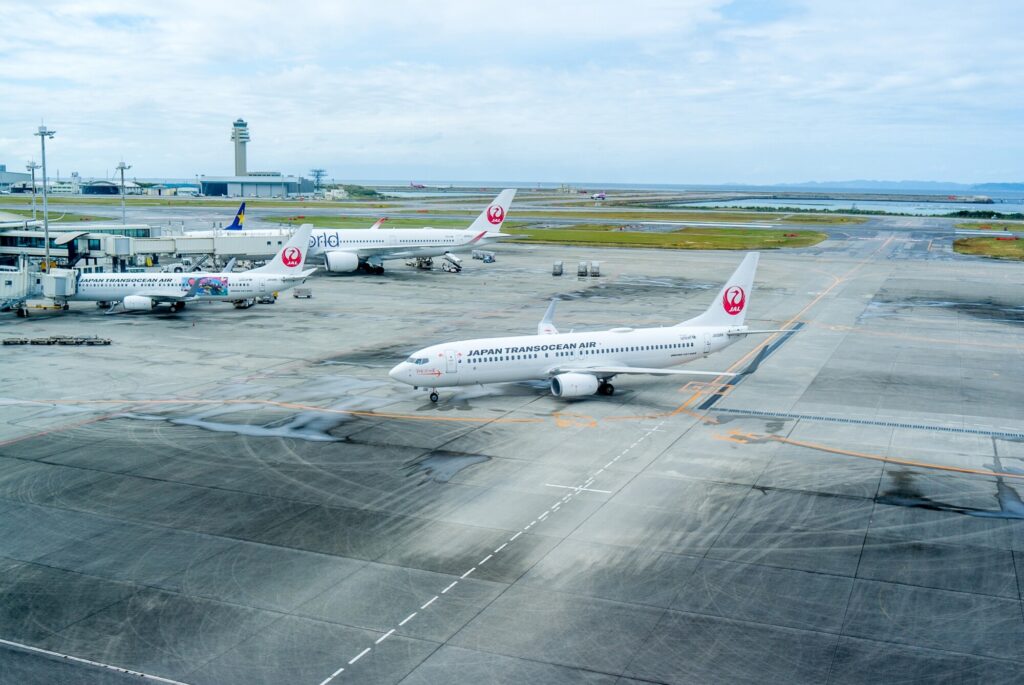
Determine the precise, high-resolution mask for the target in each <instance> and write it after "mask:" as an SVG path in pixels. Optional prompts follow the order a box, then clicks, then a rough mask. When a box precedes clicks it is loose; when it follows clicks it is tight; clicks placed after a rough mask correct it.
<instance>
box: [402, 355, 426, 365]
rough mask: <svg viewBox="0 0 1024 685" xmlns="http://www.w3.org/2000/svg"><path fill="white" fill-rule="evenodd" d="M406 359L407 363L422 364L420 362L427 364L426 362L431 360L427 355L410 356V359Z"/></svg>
mask: <svg viewBox="0 0 1024 685" xmlns="http://www.w3.org/2000/svg"><path fill="white" fill-rule="evenodd" d="M405 361H406V362H407V363H409V364H416V365H420V364H426V363H427V362H429V361H430V360H429V359H427V358H426V357H409V358H408V359H406V360H405Z"/></svg>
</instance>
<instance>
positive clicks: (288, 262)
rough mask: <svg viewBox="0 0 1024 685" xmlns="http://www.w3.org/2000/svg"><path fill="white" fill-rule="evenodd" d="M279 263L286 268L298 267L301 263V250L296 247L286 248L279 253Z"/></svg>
mask: <svg viewBox="0 0 1024 685" xmlns="http://www.w3.org/2000/svg"><path fill="white" fill-rule="evenodd" d="M281 261H282V262H284V265H285V266H287V267H292V266H298V265H299V264H300V263H301V262H302V250H300V249H299V248H297V247H286V248H285V250H284V252H282V253H281Z"/></svg>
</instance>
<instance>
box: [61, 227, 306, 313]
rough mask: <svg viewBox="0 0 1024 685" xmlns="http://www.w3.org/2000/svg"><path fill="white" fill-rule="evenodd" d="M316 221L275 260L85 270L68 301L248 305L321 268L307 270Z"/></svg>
mask: <svg viewBox="0 0 1024 685" xmlns="http://www.w3.org/2000/svg"><path fill="white" fill-rule="evenodd" d="M312 230H313V226H312V224H303V225H302V226H300V227H299V228H298V229H297V230H296V231H295V233H293V234H292V237H291V238H290V239H289V240H288V242H287V243H285V245H284V246H283V247H282V248H281V250H280V252H278V253H277V254H276V255H275V256H274V258H273V259H271V260H270V261H268V262H267V263H266V264H265V265H264V266H261V267H258V268H255V269H249V270H248V271H242V272H240V273H231V272H222V273H187V274H175V273H152V272H151V273H93V274H79V275H78V277H77V279H76V281H75V292H74V294H72V295H68V296H66V297H64V298H63V300H65V301H73V302H76V301H90V302H96V303H98V304H99V305H100V306H105V305H107V304H113V305H114V306H112V307H111V309H110V311H114V308H115V307H116V304H117V303H118V302H120V303H121V305H122V307H123V309H125V310H126V311H149V310H151V309H155V308H156V306H157V305H159V304H169V305H170V306H171V311H172V312H178V311H181V310H182V309H184V308H185V305H186V304H187V303H189V302H211V301H219V302H234V303H235V306H236V307H245V306H248V304H249V303H251V302H253V301H255V300H254V298H257V297H263V296H268V295H271V294H273V293H275V292H279V291H282V290H288V289H289V288H293V287H295V286H297V285H299V284H300V283H302V282H303V281H305V280H306V278H308V277H309V275H310V274H312V273H313V272H314V271H316V269H315V268H313V269H308V270H305V271H304V270H303V266H304V264H305V262H306V257H307V256H308V252H309V250H308V249H307V248H308V245H309V234H310V232H311V231H312Z"/></svg>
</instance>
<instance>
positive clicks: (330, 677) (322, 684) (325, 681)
mask: <svg viewBox="0 0 1024 685" xmlns="http://www.w3.org/2000/svg"><path fill="white" fill-rule="evenodd" d="M344 671H345V667H344V666H342V667H341V668H339V669H338V670H337V671H335V672H334V673H332V674H331V675H329V676H327V677H326V678H324V679H323V680H321V681H320V685H327V683H329V682H331V681H332V680H334V679H335V678H337V677H338V676H339V675H341V674H342V673H343V672H344Z"/></svg>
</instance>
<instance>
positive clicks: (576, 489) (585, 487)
mask: <svg viewBox="0 0 1024 685" xmlns="http://www.w3.org/2000/svg"><path fill="white" fill-rule="evenodd" d="M662 424H664V421H662V423H659V424H658V425H657V426H655V427H654V428H652V429H650V430H649V431H647V433H646V434H645V435H644V436H643V437H641V438H639V439H638V440H637V441H636V442H634V443H633V444H632V445H630V446H629V447H627V448H625V449H624V450H622V452H621V453H620V454H618V455H617V456H616V457H614V458H613V459H612V460H611V461H609V462H608V463H607V464H605V465H604V466H602V467H601V468H599V469H598V470H597V471H595V472H594V474H593V475H591V476H590V477H589V478H587V480H585V481H583V483H582V484H581V485H556V484H554V483H544V485H545V486H547V487H552V488H565V489H568V490H572V492H570V493H568V494H566V495H565V496H563V497H562V498H561V500H560V501H558V502H555V503H554V504H553V505H552V506H551V508H550V509H548V510H547V511H545V512H544V513H542V514H541V515H540V516H538V517H537V518H535V519H534V520H532V521H530V522H529V523H528V524H526V525H525V526H523V528H522V530H519V531H517V532H516V533H515V534H514V535H513V536H512V537H510V538H509V539H508V542H503V543H502V544H500V545H499V546H498V547H496V548H495V549H494V551H493V552H492V553H491V554H488V555H487V556H486V557H484V558H483V559H481V560H480V562H479V563H478V564H477V566H474V567H473V568H471V569H469V570H468V571H466V572H465V573H463V574H462V575H461V576H459V579H460V580H463V579H465V578H467V577H468V576H469V575H470V574H471V573H473V572H474V571H476V569H477V567H478V566H481V565H483V564H486V563H487V562H488V561H490V560H491V559H492V558H493V557H494V555H495V554H497V553H498V552H500V551H501V550H503V549H505V547H507V546H508V545H509V543H511V542H514V541H515V540H516V539H517V538H519V536H521V535H522V534H523V533H524V532H526V531H527V530H529V529H530V528H531V527H532V526H535V525H537V524H538V523H540V522H542V521H544V520H545V519H546V518H547V517H548V516H549V515H550V514H551V513H553V512H556V511H558V510H559V509H560V508H561V506H562V504H565V503H567V502H568V501H569V500H570V499H572V498H573V496H574V495H577V494H579V493H581V492H599V493H602V494H611V492H612V491H611V490H596V489H592V488H590V487H589V486H590V485H591V484H592V483H593V482H594V480H595V479H596V478H597V476H599V475H601V474H602V473H604V471H605V469H609V468H611V467H612V466H613V465H614V464H615V462H617V461H618V460H619V459H620V458H621V457H623V456H625V454H626V453H627V452H629V451H630V450H631V449H632V448H634V447H636V446H637V445H638V444H640V442H641V441H642V440H644V439H645V438H647V437H650V435H651V434H652V433H654V432H657V430H658V428H659V427H661V426H662ZM458 584H459V581H458V580H453V581H452V582H451V583H450V584H449V585H448V587H446V588H445V589H443V590H441V595H444V594H447V593H448V591H449V590H451V589H452V588H454V587H455V586H456V585H458ZM441 595H434V596H433V597H431V598H430V599H429V600H427V601H426V602H425V603H424V604H423V606H421V607H420V611H423V610H425V609H426V608H427V607H429V606H430V605H431V604H433V603H434V602H436V601H437V600H438V599H440V596H441ZM418 613H419V612H417V611H414V612H412V613H411V614H409V615H408V616H406V617H405V618H404V619H402V621H401V622H400V623H399V624H398V627H402V626H404V625H405V624H406V623H408V622H409V621H411V620H412V619H414V618H415V617H416V616H417V615H418ZM395 631H396V628H392V629H391V630H389V631H388V632H386V633H384V634H383V635H381V636H380V637H379V638H377V640H376V641H375V642H374V644H377V645H379V644H380V643H382V642H383V641H384V640H386V639H387V638H389V637H391V636H392V635H394V633H395ZM0 643H7V644H11V645H14V646H19V647H22V648H25V649H30V650H33V651H38V652H42V653H45V654H52V655H54V656H62V657H64V658H68V659H73V660H77V661H81V662H83V663H89V664H95V665H98V666H102V667H104V668H112V669H114V670H119V671H122V672H126V673H133V674H134V675H139V676H142V677H144V678H150V679H152V680H157V681H160V682H163V683H171V684H172V685H186V684H185V683H179V682H178V681H175V680H168V679H166V678H160V677H157V676H148V675H146V674H144V673H135V672H133V671H127V670H126V669H120V668H116V667H112V666H106V665H105V664H98V663H96V662H91V661H87V660H85V659H76V657H67V656H65V655H63V654H58V653H56V652H47V651H46V650H40V649H38V648H34V647H27V646H25V645H19V644H18V643H9V642H7V641H6V640H2V639H0ZM371 649H372V647H367V648H366V649H364V650H363V651H361V652H359V654H356V655H355V656H354V657H352V659H351V660H350V661H349V662H348V665H349V666H351V665H352V664H354V663H356V662H357V661H359V660H360V659H362V658H363V657H364V656H366V655H367V654H369V653H370V650H371ZM344 671H345V668H344V667H342V668H339V669H338V670H337V671H335V672H334V673H332V674H331V675H330V676H329V677H328V678H325V679H324V680H323V681H322V682H321V683H320V685H328V683H330V682H331V681H332V680H334V678H336V677H337V676H338V675H339V674H341V673H343V672H344Z"/></svg>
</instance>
